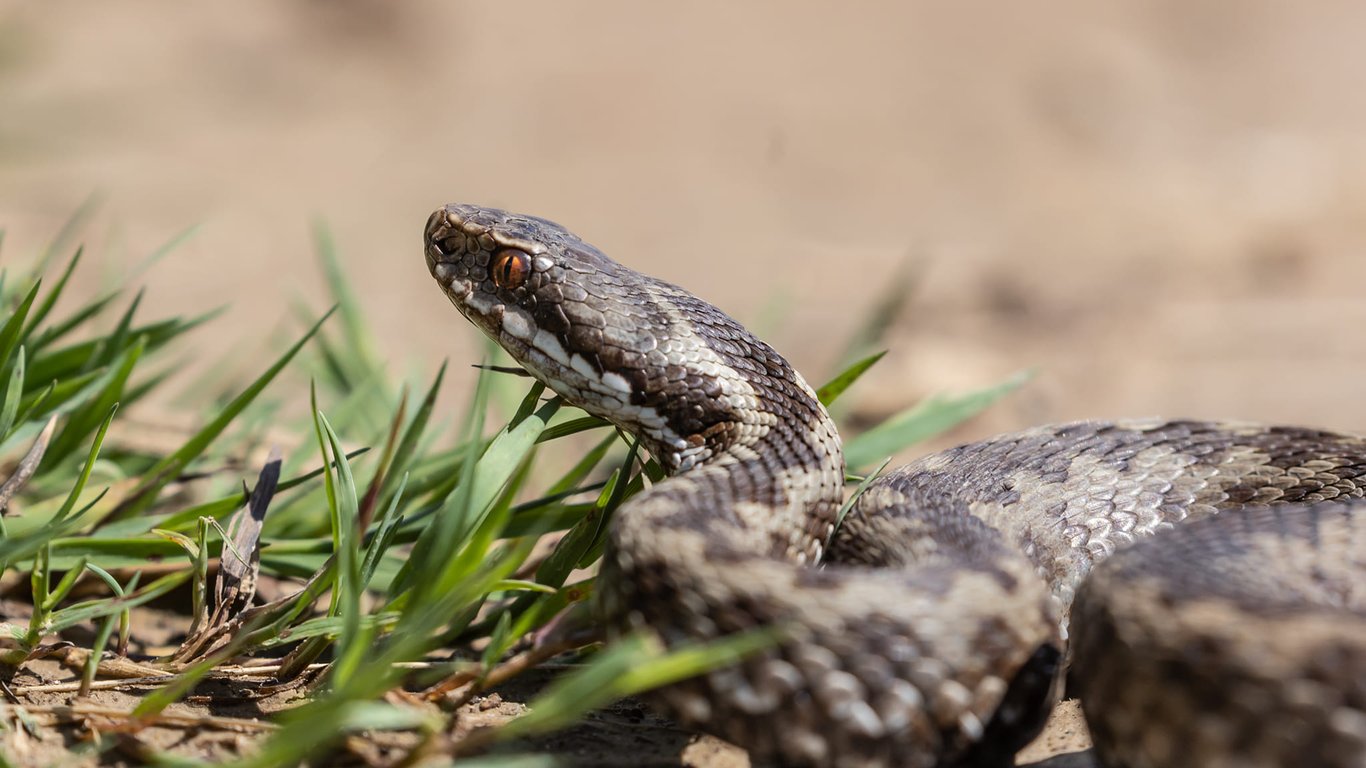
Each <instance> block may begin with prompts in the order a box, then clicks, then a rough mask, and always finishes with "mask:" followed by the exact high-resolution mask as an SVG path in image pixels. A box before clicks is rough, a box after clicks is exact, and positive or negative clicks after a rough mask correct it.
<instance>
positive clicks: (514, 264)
mask: <svg viewBox="0 0 1366 768" xmlns="http://www.w3.org/2000/svg"><path fill="white" fill-rule="evenodd" d="M490 274H491V276H492V277H493V284H494V285H496V286H498V287H499V288H502V289H503V290H505V291H511V290H513V289H514V288H517V287H518V286H520V285H521V284H522V283H524V282H526V276H527V275H529V274H531V256H530V255H528V254H527V252H526V251H519V250H517V249H516V248H504V249H503V250H501V251H499V252H498V253H496V254H494V256H493V269H491V270H490Z"/></svg>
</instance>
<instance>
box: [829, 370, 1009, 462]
mask: <svg viewBox="0 0 1366 768" xmlns="http://www.w3.org/2000/svg"><path fill="white" fill-rule="evenodd" d="M1028 380H1029V373H1028V372H1024V373H1018V374H1016V375H1014V376H1011V377H1010V378H1008V379H1006V380H1005V381H1003V382H1001V383H1000V384H997V385H995V386H991V387H987V388H985V389H980V390H977V391H975V392H969V393H968V394H966V395H959V396H952V397H945V396H933V397H929V398H926V399H925V400H924V401H922V402H920V403H918V404H916V405H914V406H912V407H910V408H908V409H906V410H904V411H902V412H901V413H899V414H897V415H895V416H893V417H891V418H890V419H887V420H886V421H884V422H882V423H881V424H879V425H877V426H876V427H873V428H872V429H870V430H868V431H867V432H864V433H863V434H861V435H858V436H857V437H855V438H853V439H852V440H847V441H845V443H844V460H845V463H847V464H848V465H849V467H850V468H851V469H857V468H859V467H864V466H867V465H869V464H871V463H873V462H875V461H881V460H882V459H884V458H886V457H888V456H891V455H892V454H894V453H896V452H897V451H900V450H902V449H903V448H906V447H907V446H909V445H913V444H915V443H918V442H920V441H922V440H925V439H928V438H930V437H933V436H935V435H937V434H939V433H940V432H943V431H945V430H947V429H949V428H951V427H953V426H955V425H957V424H960V423H962V422H963V421H965V420H966V419H969V418H971V417H972V416H975V415H977V414H978V413H980V412H981V411H982V410H984V409H985V408H986V407H987V406H989V405H991V404H992V403H994V402H996V401H997V400H999V399H1001V397H1003V396H1004V395H1006V394H1008V393H1009V392H1012V391H1014V390H1015V389H1017V388H1018V387H1019V386H1020V385H1021V384H1024V383H1025V382H1026V381H1028Z"/></svg>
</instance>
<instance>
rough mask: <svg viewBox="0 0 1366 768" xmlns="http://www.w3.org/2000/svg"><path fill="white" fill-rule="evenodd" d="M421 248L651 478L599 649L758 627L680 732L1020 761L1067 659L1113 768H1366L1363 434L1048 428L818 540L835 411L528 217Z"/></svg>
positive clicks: (675, 704)
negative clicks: (762, 637) (628, 449)
mask: <svg viewBox="0 0 1366 768" xmlns="http://www.w3.org/2000/svg"><path fill="white" fill-rule="evenodd" d="M424 250H425V254H426V260H427V265H428V268H429V269H430V271H431V273H432V275H433V277H435V278H436V280H437V282H438V283H439V284H440V285H441V287H442V289H443V290H444V291H445V293H446V295H447V296H448V297H449V298H450V300H451V301H452V303H454V305H455V306H456V308H457V309H459V311H460V312H461V313H462V314H463V315H464V316H465V317H466V318H467V319H469V320H470V321H471V322H472V323H473V324H474V325H475V326H477V327H478V328H480V329H481V330H482V331H483V332H484V333H486V334H487V335H489V336H490V337H491V338H493V339H494V340H495V341H497V342H498V343H499V344H500V345H502V346H503V347H504V348H505V349H506V350H507V351H508V352H509V353H510V354H511V355H512V356H513V357H514V358H515V359H516V360H517V361H518V362H519V363H520V364H521V365H522V366H523V367H524V368H525V369H526V370H527V371H528V372H529V373H530V374H531V375H533V376H535V377H536V378H537V379H539V380H541V381H543V382H545V383H546V384H547V385H548V386H549V387H550V388H551V389H552V390H554V391H555V392H557V393H558V394H560V395H561V396H563V397H564V398H565V399H566V400H568V401H569V402H571V403H573V404H575V405H577V406H579V407H581V408H583V409H584V410H586V411H588V412H589V413H592V414H595V415H598V416H601V417H603V418H605V419H608V420H610V421H612V422H613V423H615V424H617V425H618V426H620V427H621V428H622V429H624V430H626V431H628V432H630V433H631V434H633V435H635V436H636V437H637V439H639V440H640V442H641V444H642V445H643V446H644V447H646V448H647V449H648V450H649V451H650V453H651V454H652V455H653V456H654V457H655V458H656V459H657V460H658V461H659V462H660V464H661V465H662V466H663V467H664V469H665V470H666V472H667V474H668V475H669V477H668V478H666V479H665V480H664V481H662V482H660V483H657V484H655V485H654V486H653V487H652V488H650V489H648V490H647V491H645V492H643V493H641V494H638V495H637V496H635V497H634V498H632V499H631V500H630V501H628V502H627V503H626V504H625V505H623V507H622V508H621V509H620V510H619V511H618V514H617V515H616V517H615V519H614V520H613V521H612V524H611V530H610V539H609V546H608V548H607V551H606V553H605V554H604V560H603V566H602V568H603V571H602V574H601V576H600V578H599V598H600V607H601V609H602V611H603V615H604V616H605V617H606V618H607V619H608V620H609V621H610V622H611V623H612V624H613V626H615V627H616V628H617V629H621V630H626V629H644V630H647V631H650V632H653V633H656V634H657V635H658V636H659V637H660V638H661V639H662V640H663V641H664V642H665V643H666V644H668V645H670V646H675V645H681V644H684V643H688V642H694V641H699V640H710V639H714V638H717V637H721V636H724V635H727V634H731V633H735V632H743V631H746V630H750V629H754V628H758V627H766V626H776V627H779V628H780V629H781V631H782V633H783V634H782V638H783V639H782V641H781V642H780V643H778V644H777V645H776V646H775V647H773V648H770V649H768V650H767V651H765V652H761V653H756V654H754V655H752V656H750V657H748V658H746V659H745V660H744V661H743V662H741V663H739V664H736V665H732V666H729V667H725V668H722V669H719V670H716V671H713V672H711V673H708V674H705V675H702V676H699V677H697V678H694V679H692V680H689V681H686V682H684V683H680V684H677V685H674V686H670V687H668V688H666V689H664V690H663V691H661V692H660V693H659V703H660V706H661V707H662V708H663V709H664V710H666V711H667V712H668V713H669V714H671V715H672V716H674V717H676V718H678V719H679V720H680V721H682V722H683V723H685V724H689V725H693V726H696V727H699V728H701V729H704V730H708V731H711V732H713V733H716V734H717V735H719V736H722V737H723V738H727V739H730V740H732V741H734V742H736V743H738V744H740V745H741V746H744V747H746V748H747V749H749V750H750V751H751V753H752V754H754V755H756V756H759V757H768V758H771V759H773V760H776V761H779V762H782V763H785V764H797V765H830V766H875V765H906V766H978V765H980V766H1005V765H1011V764H1012V762H1013V755H1014V753H1015V752H1016V751H1017V750H1018V749H1019V748H1020V747H1021V746H1023V745H1024V744H1025V743H1027V742H1028V741H1029V740H1030V739H1031V738H1032V737H1033V736H1034V735H1036V734H1037V733H1038V731H1039V729H1040V728H1041V727H1042V724H1043V722H1044V720H1045V718H1046V716H1047V714H1048V712H1049V711H1050V709H1051V707H1052V705H1053V703H1054V701H1055V700H1056V698H1057V696H1058V694H1059V689H1060V687H1061V686H1060V680H1059V678H1060V677H1061V674H1060V670H1061V669H1062V667H1064V666H1066V665H1065V664H1064V658H1065V656H1066V655H1067V654H1070V655H1071V663H1070V672H1069V693H1075V694H1076V695H1078V696H1079V697H1080V698H1081V700H1082V705H1083V708H1084V710H1085V713H1086V716H1087V720H1088V724H1089V726H1090V728H1091V730H1092V732H1093V736H1094V739H1095V741H1096V745H1097V751H1098V754H1099V756H1100V757H1101V759H1102V760H1103V761H1105V762H1106V763H1107V764H1108V765H1113V766H1132V767H1134V768H1138V767H1139V766H1178V765H1181V766H1216V765H1217V766H1235V765H1236V766H1261V765H1265V766H1280V765H1322V766H1334V767H1346V766H1357V767H1359V766H1362V765H1366V518H1363V517H1362V516H1361V515H1359V514H1354V512H1355V511H1356V510H1358V509H1361V507H1358V506H1356V505H1354V504H1352V503H1351V502H1350V500H1352V499H1360V498H1361V497H1362V496H1363V494H1364V493H1366V440H1363V439H1362V438H1359V437H1354V436H1350V435H1343V434H1337V433H1331V432H1324V431H1317V430H1310V429H1303V428H1293V427H1261V426H1252V425H1230V424H1215V423H1205V422H1188V421H1158V420H1155V421H1121V422H1085V423H1075V424H1065V425H1058V426H1048V427H1039V428H1035V429H1031V430H1028V431H1025V432H1021V433H1017V434H1013V435H1007V436H1002V437H997V438H994V439H990V440H986V441H983V442H978V443H973V444H970V445H965V446H961V447H959V448H955V449H952V450H949V451H945V452H943V453H939V454H935V455H931V456H927V457H925V458H922V459H920V460H918V461H916V462H915V463H913V464H910V465H908V466H906V467H903V468H900V469H898V470H895V471H893V472H891V473H889V474H887V475H885V476H883V477H882V478H879V479H878V480H877V481H875V482H874V483H872V484H871V485H870V486H869V487H868V488H867V489H866V490H865V491H864V493H862V494H861V495H860V496H859V498H858V499H857V501H856V503H855V504H854V505H853V507H852V508H851V509H850V511H849V513H848V515H847V516H846V517H845V519H844V520H843V521H842V523H841V524H840V525H839V526H838V527H837V526H836V522H837V521H836V518H837V515H838V510H839V509H840V506H841V503H842V501H843V480H844V474H843V469H844V467H843V457H842V454H841V449H840V441H839V436H838V434H837V433H836V431H835V428H834V425H833V423H832V422H831V419H830V417H829V415H828V414H827V413H826V411H825V409H824V408H823V407H822V406H821V404H820V403H819V401H818V400H817V398H816V396H815V394H814V392H813V391H812V389H811V387H810V386H808V385H807V383H806V382H805V381H804V380H803V379H802V377H801V376H800V374H798V373H797V372H796V371H795V370H793V369H792V367H791V366H790V365H789V364H788V363H787V361H786V360H784V359H783V358H782V356H780V355H779V354H778V353H777V352H775V351H774V350H773V349H772V348H771V347H770V346H768V345H767V344H766V343H764V342H763V341H761V340H759V339H757V338H756V337H754V336H753V335H752V334H751V333H749V332H748V331H747V330H746V329H745V328H744V327H743V326H741V325H740V324H739V323H737V322H736V321H735V320H733V319H731V318H730V317H729V316H727V315H726V314H725V313H724V312H722V311H721V310H719V309H717V308H716V307H714V306H712V305H710V304H708V303H706V302H704V301H702V300H701V299H698V298H697V297H695V296H693V295H692V294H691V293H689V292H687V291H685V290H683V289H682V288H679V287H677V286H674V285H670V284H668V283H665V282H663V281H660V280H656V279H654V278H651V277H649V276H646V275H643V274H640V273H638V272H635V271H633V270H631V269H628V268H626V267H624V266H622V265H620V264H618V263H616V262H614V261H612V260H611V259H609V258H608V257H607V256H605V255H604V254H603V253H602V252H600V251H599V250H598V249H596V248H595V247H593V246H592V245H590V244H588V243H586V242H584V241H583V240H582V239H580V238H579V237H578V236H576V235H574V234H573V233H571V232H569V231H568V230H567V229H565V228H564V227H561V226H560V225H558V224H555V223H553V222H550V221H547V220H545V219H541V218H537V217H534V216H526V215H519V214H513V213H508V212H505V211H501V210H497V209H493V208H485V207H480V206H476V205H467V204H453V205H447V206H444V207H443V208H441V209H439V210H437V211H436V212H435V213H433V214H432V216H431V217H430V219H429V220H428V222H427V226H426V230H425V238H424ZM1313 502H1319V503H1318V504H1314V503H1313ZM1235 509H1237V510H1239V511H1237V512H1233V511H1232V510H1235ZM1223 510H1228V511H1227V512H1225V513H1224V514H1216V513H1217V512H1220V511H1223ZM1171 528H1175V529H1176V530H1172V531H1167V530H1166V529H1171ZM1152 534H1159V535H1156V536H1153V535H1152ZM1117 550H1118V553H1117V554H1115V555H1114V556H1113V557H1110V555H1111V554H1112V553H1115V552H1116V551H1117ZM1098 563H1101V564H1100V565H1099V566H1098V567H1095V568H1094V569H1093V566H1097V564H1098ZM1088 574H1089V577H1088Z"/></svg>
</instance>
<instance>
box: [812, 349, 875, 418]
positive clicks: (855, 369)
mask: <svg viewBox="0 0 1366 768" xmlns="http://www.w3.org/2000/svg"><path fill="white" fill-rule="evenodd" d="M886 354H887V350H885V349H884V350H883V351H881V352H876V353H874V354H871V355H868V356H867V357H865V358H863V359H862V360H859V361H858V362H856V363H854V364H853V365H851V366H849V367H848V368H845V369H844V371H843V372H841V373H840V375H838V376H836V377H835V378H833V379H831V380H830V381H828V382H826V383H825V385H824V386H822V387H821V388H820V389H817V390H816V398H817V399H818V400H820V401H821V404H822V405H825V406H827V407H829V405H830V404H831V403H833V402H835V400H836V399H837V398H838V397H839V396H840V395H842V394H844V390H846V389H848V388H849V387H850V385H852V384H853V383H854V382H856V381H858V379H859V377H860V376H862V375H863V374H864V373H865V372H866V371H867V370H868V369H869V368H872V367H873V365H874V364H876V363H877V361H879V360H881V359H882V357H883V355H886Z"/></svg>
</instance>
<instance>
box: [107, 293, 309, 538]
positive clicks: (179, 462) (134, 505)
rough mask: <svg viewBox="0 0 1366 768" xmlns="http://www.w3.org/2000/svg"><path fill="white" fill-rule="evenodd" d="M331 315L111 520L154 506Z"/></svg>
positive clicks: (153, 473)
mask: <svg viewBox="0 0 1366 768" xmlns="http://www.w3.org/2000/svg"><path fill="white" fill-rule="evenodd" d="M331 315H332V310H328V311H327V313H326V314H324V315H323V316H322V317H321V318H319V319H318V322H316V323H314V325H313V327H312V328H310V329H308V332H307V333H305V334H304V335H303V338H301V339H299V340H298V341H297V342H295V343H294V346H292V347H290V348H289V349H288V350H287V351H286V352H285V353H284V354H283V355H281V356H280V358H279V359H278V360H276V361H275V363H274V364H273V365H271V366H270V368H268V369H266V372H265V373H263V374H261V375H260V376H258V377H257V378H256V380H255V381H253V382H252V383H251V384H250V385H248V386H247V388H246V389H244V390H243V391H242V392H241V394H239V395H238V396H237V397H235V398H233V400H232V402H230V403H228V405H227V406H226V407H225V408H224V409H223V410H222V411H220V412H219V414H218V415H217V416H215V417H214V418H213V420H212V421H210V422H209V423H208V425H207V426H205V427H204V428H203V429H201V430H199V431H198V432H196V433H195V434H194V435H193V436H191V437H190V439H189V440H187V441H186V442H185V444H184V445H182V446H181V447H180V448H179V449H177V450H176V452H175V453H172V454H171V455H170V456H167V457H166V458H165V459H162V460H161V461H159V462H157V463H156V464H155V465H154V466H153V467H152V468H151V469H149V470H148V471H147V472H146V474H145V477H146V478H147V480H146V481H145V482H144V483H143V484H142V485H141V486H139V488H138V489H136V490H135V491H133V492H132V493H131V494H130V495H129V498H128V500H127V501H125V502H124V503H123V504H121V505H120V507H119V508H118V509H116V510H115V511H114V512H113V513H112V514H111V516H110V519H112V520H119V519H123V518H127V517H132V516H133V515H135V514H137V513H139V512H142V511H143V510H145V509H147V508H148V507H149V506H151V504H152V502H153V501H155V499H156V495H157V493H159V492H160V491H161V489H162V488H164V487H165V486H166V484H167V483H169V482H171V481H172V480H174V479H175V477H176V476H177V475H179V474H180V473H181V472H182V471H183V470H184V469H185V467H187V466H188V465H189V463H190V462H191V461H193V460H194V459H195V458H197V457H198V456H199V455H200V454H201V453H203V452H204V449H205V448H207V447H208V446H209V444H210V443H212V442H213V441H214V440H215V439H216V438H217V437H218V436H219V435H220V434H222V433H223V430H224V429H227V426H228V424H230V423H232V420H233V419H235V418H237V415H238V414H240V413H241V412H242V411H243V410H245V409H246V407H247V406H248V405H250V404H251V402H252V401H253V400H255V399H256V396H257V395H259V394H261V390H263V389H265V388H266V385H268V384H270V382H271V381H273V380H274V379H275V377H276V375H278V374H279V373H280V371H281V370H283V369H284V367H285V366H286V365H288V364H289V361H290V360H293V359H294V356H295V355H296V354H298V352H299V350H300V349H302V348H303V346H304V345H305V344H307V343H308V340H309V339H311V338H313V336H314V334H316V333H317V332H318V329H319V328H321V327H322V324H323V323H324V322H326V321H327V318H329V317H331Z"/></svg>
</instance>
